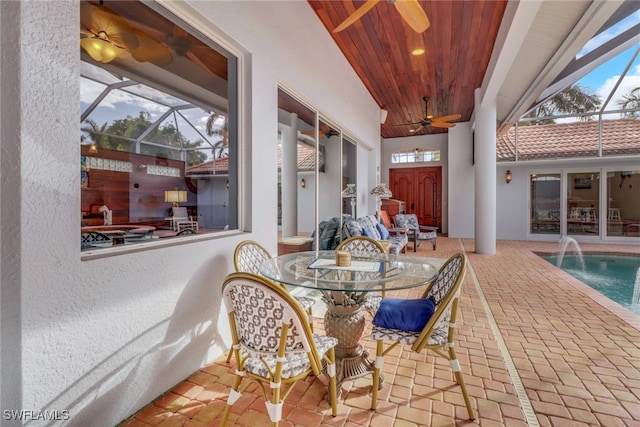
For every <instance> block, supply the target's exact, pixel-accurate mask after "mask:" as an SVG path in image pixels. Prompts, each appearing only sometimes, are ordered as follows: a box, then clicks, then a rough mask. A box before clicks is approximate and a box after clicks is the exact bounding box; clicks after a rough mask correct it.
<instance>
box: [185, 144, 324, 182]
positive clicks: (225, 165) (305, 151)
mask: <svg viewBox="0 0 640 427" xmlns="http://www.w3.org/2000/svg"><path fill="white" fill-rule="evenodd" d="M322 154H323V151H321V152H320V163H321V164H322V162H323V155H322ZM277 155H278V170H280V168H281V166H282V150H281V148H280V146H278V154H277ZM315 160H316V159H315V150H314V149H313V148H311V147H309V146H306V145H303V144H298V170H299V171H312V170H314V169H315V168H314V165H315ZM228 171H229V158H228V157H223V158H220V159H216V160H215V165H214V160H208V161H206V162H204V163H200V164H198V165H195V166H191V167H190V168H187V175H220V174H226V173H228ZM214 172H215V173H214Z"/></svg>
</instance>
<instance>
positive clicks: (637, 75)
mask: <svg viewBox="0 0 640 427" xmlns="http://www.w3.org/2000/svg"><path fill="white" fill-rule="evenodd" d="M639 23H640V11H638V12H635V13H633V14H631V15H630V16H628V17H627V18H625V19H623V20H622V21H620V22H619V23H618V24H616V25H614V26H612V27H611V28H610V29H609V30H607V31H604V32H602V33H601V34H599V35H598V36H596V37H594V38H593V39H592V40H590V41H589V43H587V44H586V45H585V48H584V49H583V50H582V52H580V53H579V54H578V57H580V56H582V55H584V54H585V53H587V52H589V51H590V50H592V49H594V48H596V47H598V46H600V45H601V44H602V43H604V42H606V41H607V40H610V39H611V38H612V37H614V36H616V35H618V34H621V33H622V32H624V31H626V30H627V29H629V28H631V27H633V26H635V25H637V24H639ZM639 46H640V45H638V44H637V43H636V44H635V45H634V46H633V47H631V48H629V49H627V50H626V51H625V52H623V53H621V54H620V55H618V56H616V57H615V58H612V59H611V60H609V61H607V62H606V63H604V64H602V65H601V66H599V67H598V68H596V69H595V70H593V71H591V72H590V73H589V74H587V75H586V76H584V77H583V78H582V79H580V80H579V81H578V83H579V84H581V85H583V86H584V87H586V88H587V89H589V90H590V91H591V92H592V93H595V94H596V95H598V96H599V97H600V99H601V101H602V102H605V101H606V99H607V97H609V94H610V93H611V91H612V90H613V89H614V87H615V85H616V83H617V81H618V80H619V78H620V76H621V75H622V73H623V72H624V70H625V68H626V67H627V65H628V63H629V61H630V60H631V58H632V57H633V55H634V54H635V53H636V51H637V50H638V47H639ZM637 87H640V58H635V60H634V62H633V65H632V66H631V68H630V69H629V71H628V72H627V75H626V76H625V78H624V80H622V82H621V83H620V86H619V87H618V89H617V90H616V92H615V94H614V95H613V96H612V98H611V100H610V101H609V103H608V105H607V110H611V109H618V108H619V107H618V104H617V103H618V101H619V100H620V99H622V97H623V96H624V95H626V94H629V93H630V92H631V90H633V89H634V88H637Z"/></svg>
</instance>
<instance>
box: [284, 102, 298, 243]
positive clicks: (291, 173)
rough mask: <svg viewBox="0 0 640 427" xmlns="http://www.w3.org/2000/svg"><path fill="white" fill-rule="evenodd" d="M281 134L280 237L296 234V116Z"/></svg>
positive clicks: (292, 114)
mask: <svg viewBox="0 0 640 427" xmlns="http://www.w3.org/2000/svg"><path fill="white" fill-rule="evenodd" d="M290 119H291V120H290V123H289V126H288V127H286V128H285V130H284V131H283V132H282V169H281V174H280V180H281V186H282V237H291V236H295V235H296V234H298V149H297V147H298V115H297V114H295V113H291V116H290Z"/></svg>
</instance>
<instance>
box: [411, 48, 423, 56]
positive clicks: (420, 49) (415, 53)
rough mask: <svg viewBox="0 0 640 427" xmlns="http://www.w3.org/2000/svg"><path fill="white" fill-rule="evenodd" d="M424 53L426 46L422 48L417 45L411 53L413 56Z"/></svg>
mask: <svg viewBox="0 0 640 427" xmlns="http://www.w3.org/2000/svg"><path fill="white" fill-rule="evenodd" d="M423 54H424V48H421V47H417V48H415V49H413V50H412V51H411V55H413V56H419V55H423Z"/></svg>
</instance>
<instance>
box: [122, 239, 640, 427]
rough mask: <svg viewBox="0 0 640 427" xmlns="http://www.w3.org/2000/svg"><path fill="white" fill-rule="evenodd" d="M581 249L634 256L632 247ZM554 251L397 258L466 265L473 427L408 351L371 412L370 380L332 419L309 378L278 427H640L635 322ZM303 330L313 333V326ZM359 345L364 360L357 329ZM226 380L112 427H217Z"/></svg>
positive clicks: (218, 368)
mask: <svg viewBox="0 0 640 427" xmlns="http://www.w3.org/2000/svg"><path fill="white" fill-rule="evenodd" d="M581 248H582V250H583V252H618V253H633V254H640V245H633V246H632V245H609V244H607V245H605V244H581ZM557 250H558V244H557V243H542V242H540V243H538V242H514V241H499V242H498V244H497V254H496V255H479V254H476V253H475V252H474V242H473V240H466V239H452V238H444V237H442V238H440V237H439V238H438V249H437V250H435V251H433V250H432V249H431V245H429V244H423V245H422V246H421V247H420V248H418V252H416V253H414V252H412V250H411V249H410V250H408V251H407V254H408V255H415V256H422V257H433V258H440V259H446V258H448V257H449V256H450V255H452V254H454V253H456V252H460V251H464V252H465V253H466V254H467V256H468V259H469V263H468V270H467V274H466V277H465V281H464V284H463V289H462V298H461V304H460V307H461V309H460V312H459V315H458V322H457V326H458V329H457V340H456V351H457V354H458V358H459V360H460V364H461V365H462V370H463V373H464V375H465V380H466V383H467V387H468V390H469V393H470V395H471V398H472V403H473V406H474V408H475V409H476V419H475V420H472V421H471V420H468V419H467V412H466V408H465V406H464V401H463V399H462V394H461V393H460V389H459V387H457V386H456V385H455V383H454V380H453V375H452V374H451V369H450V368H449V366H448V363H447V361H446V360H444V359H443V358H441V357H439V356H436V355H434V354H433V353H426V354H415V353H412V352H411V351H410V348H409V347H408V346H407V347H405V348H396V349H394V351H393V352H392V353H391V354H390V355H389V356H387V357H386V358H385V365H384V372H385V386H384V388H383V389H382V390H381V391H380V393H379V397H378V398H379V403H378V409H377V410H376V411H375V412H374V411H371V410H370V409H369V407H370V399H371V397H370V396H371V395H370V392H371V379H370V378H369V377H365V378H361V379H358V380H355V381H351V382H346V383H344V384H343V387H342V400H341V402H340V403H339V405H338V416H337V417H332V416H331V411H330V407H329V405H328V404H327V402H326V400H325V396H326V387H325V379H324V377H321V378H313V377H311V378H309V379H308V380H306V381H304V382H300V383H299V384H298V385H297V386H296V389H295V390H294V391H293V392H292V393H291V395H289V397H288V398H287V400H286V402H285V406H284V408H283V420H282V421H281V422H280V425H281V426H284V427H288V426H304V427H310V426H375V427H378V426H380V427H384V426H395V427H410V426H432V427H438V426H453V425H479V426H507V427H512V426H514V427H517V426H526V425H530V426H558V427H578V426H638V427H640V316H636V315H633V314H631V313H630V312H629V311H627V310H625V309H624V308H622V307H620V306H619V305H617V304H615V303H613V302H611V301H610V300H608V299H607V298H605V297H604V296H602V295H600V294H599V293H597V292H595V291H593V290H592V289H591V288H589V287H588V286H586V285H584V284H583V283H581V282H579V281H578V280H576V279H574V278H573V277H572V276H570V275H568V274H566V273H564V272H563V271H561V270H559V269H557V268H556V267H555V266H553V265H551V264H550V263H548V262H547V261H545V260H543V259H542V258H540V257H538V256H537V255H536V254H535V252H547V253H554V252H557ZM418 293H420V289H413V290H410V291H404V293H402V294H396V295H395V296H394V297H395V298H399V297H415V296H417V294H418ZM319 304H321V303H320V302H319ZM314 327H315V328H316V331H320V332H322V328H323V325H322V319H321V318H316V319H315V320H314ZM362 344H363V345H364V346H365V348H367V349H368V350H369V353H370V354H375V343H374V342H372V341H371V340H370V339H369V330H368V329H367V330H365V332H364V335H363V341H362ZM234 372H235V371H234V363H233V362H231V363H229V364H227V363H226V361H225V356H224V355H223V356H221V357H220V358H219V359H218V360H216V361H215V362H214V363H212V364H211V365H208V366H206V367H204V368H202V369H200V370H198V371H197V372H194V373H193V375H191V376H190V377H189V378H186V379H185V380H184V381H183V382H181V383H180V384H177V385H176V386H175V387H174V388H173V389H172V390H169V391H167V393H165V394H164V395H162V396H159V397H158V398H157V399H156V400H155V401H154V402H152V403H150V404H149V405H148V406H146V407H145V408H143V409H141V410H140V411H139V412H138V413H136V414H135V415H134V416H132V417H131V418H130V419H128V420H126V421H124V422H123V423H122V424H121V425H122V426H126V427H136V426H148V425H153V426H194V427H195V426H217V425H219V423H220V418H221V415H222V412H223V410H224V407H225V404H226V399H227V396H228V392H229V389H230V387H231V384H232V381H233V378H234ZM263 402H264V401H263V399H262V397H261V395H260V394H259V392H258V390H257V389H256V388H255V387H252V388H250V389H249V390H248V392H246V393H245V394H243V396H242V398H241V399H240V400H239V401H238V402H237V403H236V404H235V405H234V407H233V412H232V414H231V417H230V421H229V423H228V425H238V426H252V427H258V426H264V425H269V424H270V423H269V418H268V416H267V415H266V414H267V413H266V409H265V406H264V403H263Z"/></svg>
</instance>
